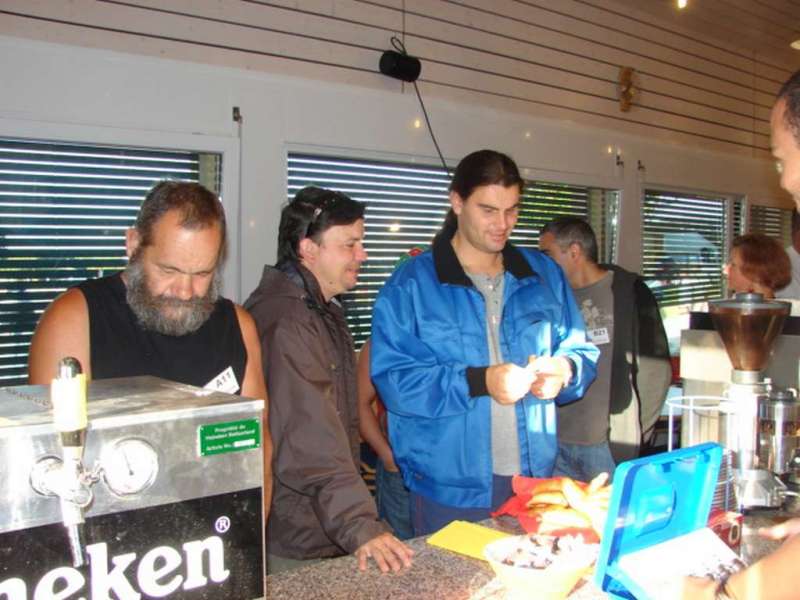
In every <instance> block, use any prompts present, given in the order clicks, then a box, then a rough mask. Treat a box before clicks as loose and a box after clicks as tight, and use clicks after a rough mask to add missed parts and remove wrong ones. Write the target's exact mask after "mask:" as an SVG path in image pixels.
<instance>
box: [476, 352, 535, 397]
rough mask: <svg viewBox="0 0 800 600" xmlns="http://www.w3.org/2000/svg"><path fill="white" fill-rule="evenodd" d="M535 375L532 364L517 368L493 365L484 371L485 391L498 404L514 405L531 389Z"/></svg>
mask: <svg viewBox="0 0 800 600" xmlns="http://www.w3.org/2000/svg"><path fill="white" fill-rule="evenodd" d="M534 377H535V374H534V369H533V363H532V362H529V363H528V366H526V367H519V366H517V365H515V364H514V363H503V364H502V365H493V366H491V367H489V368H488V369H486V389H487V390H489V395H490V396H491V397H492V398H494V399H495V400H496V401H497V402H498V403H500V404H514V402H516V401H517V400H519V399H520V398H522V397H523V396H524V395H525V394H527V393H528V390H530V389H531V384H532V383H533V380H534Z"/></svg>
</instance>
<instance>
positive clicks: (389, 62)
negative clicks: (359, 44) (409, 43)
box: [378, 50, 422, 82]
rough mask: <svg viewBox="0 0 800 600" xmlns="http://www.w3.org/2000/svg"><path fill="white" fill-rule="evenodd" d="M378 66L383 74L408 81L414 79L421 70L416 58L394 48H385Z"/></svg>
mask: <svg viewBox="0 0 800 600" xmlns="http://www.w3.org/2000/svg"><path fill="white" fill-rule="evenodd" d="M378 67H379V68H380V70H381V73H383V74H384V75H388V76H389V77H394V78H395V79H401V80H403V81H408V82H412V81H416V80H417V78H418V77H419V74H420V71H422V64H421V63H420V62H419V59H418V58H414V57H413V56H409V55H408V54H401V53H400V52H395V51H394V50H387V51H386V52H384V53H383V54H382V55H381V62H380V63H379V64H378Z"/></svg>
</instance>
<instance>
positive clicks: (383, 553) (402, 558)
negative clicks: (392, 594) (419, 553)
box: [355, 533, 414, 573]
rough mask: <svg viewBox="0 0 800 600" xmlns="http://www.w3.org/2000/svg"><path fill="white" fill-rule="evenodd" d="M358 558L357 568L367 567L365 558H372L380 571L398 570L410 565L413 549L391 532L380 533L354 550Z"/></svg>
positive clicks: (362, 569)
mask: <svg viewBox="0 0 800 600" xmlns="http://www.w3.org/2000/svg"><path fill="white" fill-rule="evenodd" d="M355 555H356V558H357V559H358V568H359V570H361V571H365V570H366V569H367V559H368V558H372V560H374V561H375V562H376V563H377V565H378V568H379V569H380V570H381V573H388V572H389V571H390V570H391V571H395V572H397V571H399V570H401V569H404V568H407V567H410V566H411V557H412V556H413V555H414V551H413V550H412V549H411V548H409V547H408V546H406V545H405V544H404V543H403V542H401V541H400V540H398V539H397V538H396V537H394V536H393V535H392V534H391V533H382V534H380V535H379V536H378V537H374V538H372V539H371V540H370V541H368V542H367V543H366V544H363V545H362V546H361V547H360V548H359V549H358V550H356V551H355Z"/></svg>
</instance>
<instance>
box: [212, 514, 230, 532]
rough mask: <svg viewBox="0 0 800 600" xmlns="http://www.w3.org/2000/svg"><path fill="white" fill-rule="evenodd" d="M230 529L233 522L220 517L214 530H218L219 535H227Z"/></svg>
mask: <svg viewBox="0 0 800 600" xmlns="http://www.w3.org/2000/svg"><path fill="white" fill-rule="evenodd" d="M230 528H231V520H230V519H229V518H228V517H220V518H218V519H217V522H216V523H214V529H216V530H217V533H225V532H226V531H228V529H230Z"/></svg>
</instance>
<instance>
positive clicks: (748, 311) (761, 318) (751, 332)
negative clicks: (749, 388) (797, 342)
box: [709, 294, 791, 380]
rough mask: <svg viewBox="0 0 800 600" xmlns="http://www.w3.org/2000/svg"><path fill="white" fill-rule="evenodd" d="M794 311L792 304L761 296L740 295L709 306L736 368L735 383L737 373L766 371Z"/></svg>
mask: <svg viewBox="0 0 800 600" xmlns="http://www.w3.org/2000/svg"><path fill="white" fill-rule="evenodd" d="M790 309H791V305H790V304H789V303H787V302H778V301H770V300H764V298H763V297H762V296H761V294H736V296H735V297H734V298H733V299H730V300H717V301H715V302H710V303H709V311H710V312H711V319H712V321H713V322H714V327H715V328H716V330H717V332H718V333H719V335H720V337H721V338H722V343H723V344H725V350H726V351H727V352H728V358H730V359H731V365H733V369H734V380H735V379H736V374H735V372H736V371H739V372H758V373H760V372H761V371H763V369H764V367H766V365H767V362H768V361H769V357H770V355H771V353H772V346H773V344H774V343H775V339H776V338H777V337H778V334H779V333H780V332H781V328H782V327H783V322H784V320H786V317H787V316H788V315H789V311H790ZM745 377H746V376H745ZM759 378H760V377H759Z"/></svg>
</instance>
